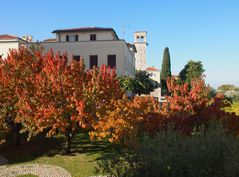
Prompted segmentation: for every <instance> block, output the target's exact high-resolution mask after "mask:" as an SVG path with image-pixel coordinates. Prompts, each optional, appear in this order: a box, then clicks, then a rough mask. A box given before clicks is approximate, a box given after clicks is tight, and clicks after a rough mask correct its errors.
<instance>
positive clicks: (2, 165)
mask: <svg viewBox="0 0 239 177" xmlns="http://www.w3.org/2000/svg"><path fill="white" fill-rule="evenodd" d="M7 164H8V161H7V159H6V158H4V157H0V176H1V177H17V176H19V175H26V174H32V175H37V176H39V177H71V174H70V173H69V172H68V171H67V170H66V169H64V168H62V167H59V166H55V165H45V164H20V165H7Z"/></svg>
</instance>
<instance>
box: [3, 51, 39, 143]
mask: <svg viewBox="0 0 239 177" xmlns="http://www.w3.org/2000/svg"><path fill="white" fill-rule="evenodd" d="M39 55H40V54H39V53H37V52H36V53H32V52H31V51H29V50H26V49H25V48H23V47H21V48H19V50H18V51H17V50H11V51H9V55H8V57H7V58H5V59H3V58H2V59H0V122H1V125H0V126H2V127H3V129H4V130H5V131H4V132H6V129H7V128H8V129H10V130H12V132H13V133H14V137H15V143H16V144H17V145H19V144H20V134H19V133H20V130H21V127H22V124H21V122H19V120H18V119H19V118H20V117H21V116H22V114H21V112H20V107H19V100H20V98H21V95H22V94H23V92H28V94H29V95H32V94H33V92H32V91H33V90H32V88H33V84H32V78H34V77H35V75H36V74H37V73H39V72H40V70H41V66H42V61H41V58H40V57H38V56H39ZM0 134H1V133H0ZM2 134H3V133H2Z"/></svg>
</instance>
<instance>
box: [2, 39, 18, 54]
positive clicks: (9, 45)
mask: <svg viewBox="0 0 239 177" xmlns="http://www.w3.org/2000/svg"><path fill="white" fill-rule="evenodd" d="M18 46H19V43H18V41H5V42H1V41H0V55H2V54H3V56H2V57H3V58H6V57H7V55H8V52H9V50H10V49H18Z"/></svg>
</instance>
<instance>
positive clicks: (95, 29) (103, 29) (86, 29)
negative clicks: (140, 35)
mask: <svg viewBox="0 0 239 177" xmlns="http://www.w3.org/2000/svg"><path fill="white" fill-rule="evenodd" d="M87 31H112V32H113V33H114V34H115V36H116V38H117V39H118V36H117V34H116V32H115V30H114V29H113V28H100V27H82V28H69V29H59V30H54V31H52V33H59V32H87Z"/></svg>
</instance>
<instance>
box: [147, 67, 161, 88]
mask: <svg viewBox="0 0 239 177" xmlns="http://www.w3.org/2000/svg"><path fill="white" fill-rule="evenodd" d="M146 72H147V73H148V74H150V76H149V77H150V78H151V79H152V80H154V81H156V82H157V83H158V84H160V81H161V80H160V70H159V69H157V68H155V67H148V68H146Z"/></svg>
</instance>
